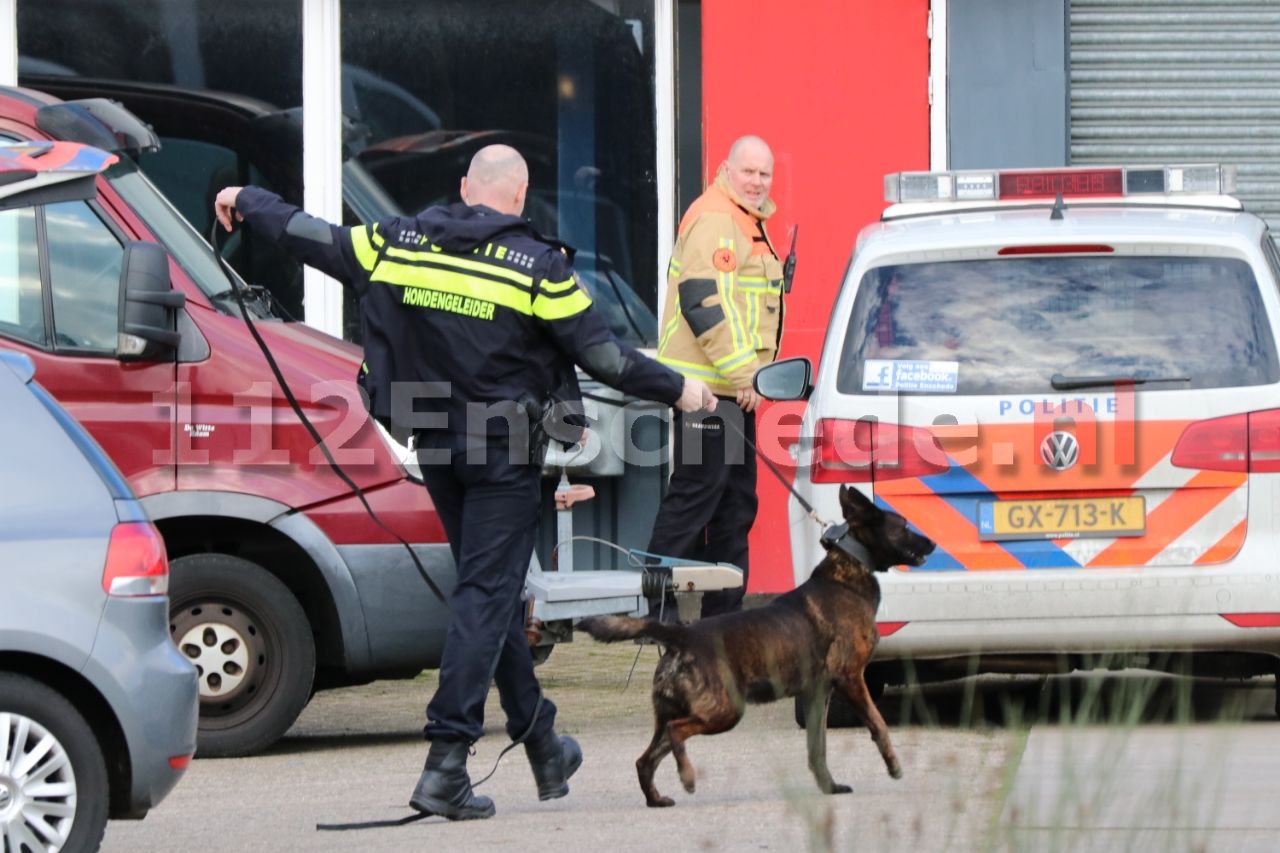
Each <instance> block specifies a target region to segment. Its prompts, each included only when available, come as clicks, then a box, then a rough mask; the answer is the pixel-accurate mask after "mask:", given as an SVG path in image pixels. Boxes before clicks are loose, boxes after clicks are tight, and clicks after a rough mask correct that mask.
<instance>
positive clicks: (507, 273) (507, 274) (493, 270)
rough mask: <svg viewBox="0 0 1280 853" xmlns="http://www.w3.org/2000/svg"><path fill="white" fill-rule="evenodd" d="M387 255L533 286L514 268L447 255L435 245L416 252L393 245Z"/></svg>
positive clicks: (526, 277) (531, 282)
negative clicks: (426, 250) (428, 249)
mask: <svg viewBox="0 0 1280 853" xmlns="http://www.w3.org/2000/svg"><path fill="white" fill-rule="evenodd" d="M387 257H388V258H392V259H398V260H404V261H408V262H410V263H414V262H423V263H430V264H433V265H435V266H446V267H452V268H454V269H457V270H464V271H466V272H475V273H482V274H484V275H487V276H494V277H497V278H505V279H507V280H508V281H511V282H514V283H515V284H520V285H524V287H526V288H532V287H533V279H532V278H531V277H529V276H527V275H525V274H523V273H518V272H516V271H515V270H512V269H507V268H506V267H500V266H498V265H497V264H487V263H485V262H484V261H473V260H471V259H470V258H463V257H459V256H457V255H447V254H444V253H443V252H442V251H441V250H440V248H439V247H437V246H432V247H431V251H428V252H417V251H413V250H411V249H400V248H395V247H393V248H390V249H388V250H387Z"/></svg>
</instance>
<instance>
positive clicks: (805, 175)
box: [702, 0, 929, 592]
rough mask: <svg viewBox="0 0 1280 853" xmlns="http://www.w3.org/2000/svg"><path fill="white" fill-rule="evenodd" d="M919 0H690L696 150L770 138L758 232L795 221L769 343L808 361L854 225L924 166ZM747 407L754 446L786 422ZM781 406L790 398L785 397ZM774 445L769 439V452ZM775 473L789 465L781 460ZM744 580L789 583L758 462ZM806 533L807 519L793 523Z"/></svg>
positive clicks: (719, 154)
mask: <svg viewBox="0 0 1280 853" xmlns="http://www.w3.org/2000/svg"><path fill="white" fill-rule="evenodd" d="M928 11H929V4H928V0H893V2H886V0H844V2H837V0H793V2H789V3H787V2H780V0H702V75H703V76H702V103H703V128H702V130H703V150H704V152H705V155H706V174H707V175H709V176H714V175H715V171H716V169H717V168H718V167H719V165H720V163H721V162H723V160H724V157H725V155H726V154H727V153H728V149H729V145H730V144H731V143H732V142H733V140H734V139H736V138H738V137H739V136H741V135H743V134H746V133H753V134H756V135H758V136H761V137H763V138H764V140H765V141H766V142H768V143H769V145H770V147H771V148H772V149H773V154H774V181H773V193H772V197H773V199H774V201H775V202H777V204H778V212H777V213H776V214H774V216H773V218H772V219H770V220H769V226H768V227H769V236H770V237H771V238H772V239H773V243H774V245H775V247H776V248H777V249H778V251H779V252H785V251H786V250H787V248H788V247H789V245H790V232H791V227H792V225H799V227H800V232H801V233H800V235H799V241H798V242H797V244H796V256H797V259H798V260H797V264H796V276H795V285H794V288H793V290H792V291H791V294H790V297H789V298H788V302H787V314H786V328H785V331H784V334H783V342H782V353H781V355H782V357H784V358H785V357H789V356H799V355H803V356H807V357H808V358H809V359H810V360H811V361H813V362H814V363H815V364H816V363H817V361H818V357H819V354H820V352H821V349H822V339H823V336H824V335H825V334H826V327H827V321H828V319H829V317H830V312H831V304H832V301H833V300H834V299H835V295H836V290H837V289H838V287H839V284H840V278H841V276H842V275H843V273H844V270H845V266H846V265H847V264H848V260H849V255H850V253H851V252H852V251H853V243H854V239H855V238H856V237H857V233H858V229H859V228H861V227H862V226H863V225H865V224H867V223H869V222H872V221H874V220H875V219H877V218H878V217H879V215H880V212H881V211H882V210H883V209H884V207H885V204H884V175H885V173H887V172H896V171H904V170H922V169H927V168H928V167H929V101H928V77H929V40H928V37H927V32H926V28H927V23H928ZM783 405H788V404H778V405H777V406H774V407H773V408H774V409H775V411H773V412H772V413H770V412H769V411H767V410H765V411H763V412H762V415H761V419H760V426H761V430H760V442H759V443H760V446H761V448H762V449H764V450H766V452H767V447H768V446H770V445H771V446H773V447H774V448H777V447H778V446H779V442H780V441H781V442H786V441H790V440H794V436H795V432H796V430H795V429H794V428H792V429H790V430H789V434H788V430H786V429H784V428H779V427H776V426H773V427H771V426H769V425H768V424H769V422H770V421H771V420H772V421H777V419H778V416H779V414H780V412H778V411H776V409H777V408H779V407H780V406H783ZM788 411H789V412H798V411H799V407H797V406H795V405H789V406H788ZM780 455H781V457H782V459H786V458H788V457H786V456H785V454H779V452H778V451H777V450H774V451H773V452H772V453H770V458H772V459H774V460H775V461H777V460H779V457H780ZM788 479H790V476H789V472H788ZM759 492H760V514H759V516H758V517H757V519H756V525H755V528H754V529H753V530H752V533H751V576H750V581H749V584H748V591H750V592H779V591H782V590H787V589H790V588H791V587H793V586H794V585H795V584H794V581H793V580H792V571H791V552H790V542H789V539H788V537H789V526H788V524H787V501H786V499H787V492H786V490H785V489H784V488H783V486H782V485H781V484H780V483H779V482H778V480H777V478H776V477H774V476H773V474H771V473H769V471H768V469H767V468H766V467H765V466H764V465H763V464H761V465H760V469H759ZM806 531H807V532H810V533H811V534H812V535H814V536H817V535H818V528H817V526H816V525H814V526H812V527H809V528H806Z"/></svg>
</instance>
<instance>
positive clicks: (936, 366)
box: [862, 359, 960, 394]
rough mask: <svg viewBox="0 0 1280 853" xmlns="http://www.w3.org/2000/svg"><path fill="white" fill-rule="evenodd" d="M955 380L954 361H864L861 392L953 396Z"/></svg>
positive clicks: (956, 364) (955, 362) (956, 374)
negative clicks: (948, 394) (903, 392)
mask: <svg viewBox="0 0 1280 853" xmlns="http://www.w3.org/2000/svg"><path fill="white" fill-rule="evenodd" d="M959 376H960V362H958V361H898V360H892V361H885V360H877V359H868V360H867V361H866V362H865V363H864V364H863V367H862V390H863V391H919V392H925V393H934V394H945V393H953V394H954V393H955V390H956V382H957V380H958V378H959Z"/></svg>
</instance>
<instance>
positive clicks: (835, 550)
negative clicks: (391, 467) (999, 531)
mask: <svg viewBox="0 0 1280 853" xmlns="http://www.w3.org/2000/svg"><path fill="white" fill-rule="evenodd" d="M840 506H841V509H842V510H843V511H844V518H845V521H846V522H847V524H848V535H847V537H844V538H843V539H839V541H837V539H838V535H837V536H831V535H824V537H823V544H824V546H825V547H826V549H827V555H826V557H825V558H824V559H823V560H822V562H821V563H819V564H818V567H817V568H816V569H814V570H813V575H812V576H811V577H810V578H809V579H808V580H807V581H805V582H804V583H803V584H801V585H800V586H798V587H797V588H796V589H794V590H792V591H791V592H788V593H785V594H784V595H781V596H779V597H777V598H776V599H774V600H773V601H772V602H770V603H769V604H768V605H765V606H764V607H759V608H755V609H752V610H743V611H739V612H737V613H727V614H724V615H721V616H713V617H709V618H707V619H703V620H700V621H698V622H694V623H692V624H690V625H673V624H665V623H662V622H658V621H655V620H652V619H637V618H634V617H630V616H593V617H588V618H586V619H583V620H581V621H580V622H579V623H578V627H580V628H581V629H582V630H584V631H586V632H587V633H588V634H590V635H591V636H592V637H594V638H595V639H597V640H601V641H603V642H606V643H612V642H617V641H619V640H630V639H634V638H638V637H649V638H651V639H653V640H654V641H656V642H657V643H658V644H659V645H660V646H662V647H663V652H662V658H661V659H660V660H659V661H658V668H657V670H656V671H655V672H654V674H653V713H654V732H653V740H652V741H650V742H649V748H648V749H646V750H645V751H644V754H643V755H641V756H640V757H639V758H638V759H636V772H637V773H638V774H639V777H640V789H641V790H642V791H644V796H645V802H646V803H647V804H648V805H649V806H651V807H664V806H672V805H675V801H674V800H672V799H671V798H670V797H664V796H662V795H661V794H660V793H658V789H657V788H656V787H655V786H654V784H653V774H654V771H655V770H656V769H657V767H658V764H659V763H660V762H661V761H662V759H663V758H665V757H666V756H667V753H674V755H675V758H676V767H677V769H678V771H679V773H680V782H681V783H682V784H683V785H684V789H685V790H686V791H688V792H689V793H693V790H694V770H693V766H692V765H691V764H690V763H689V757H688V755H687V754H686V753H685V741H686V740H688V739H689V738H690V737H692V736H693V735H713V734H717V733H719V732H725V731H728V730H729V729H732V728H733V727H734V726H735V725H737V724H738V721H739V720H741V719H742V714H743V712H744V711H745V710H746V705H747V703H748V702H752V703H757V704H758V703H763V702H772V701H775V700H777V699H781V698H783V697H785V696H797V697H799V698H800V702H801V704H802V706H803V708H804V716H805V729H806V730H807V733H808V748H809V769H810V770H811V771H812V772H813V776H814V778H815V779H816V780H817V782H818V787H819V788H820V789H821V790H822V791H823V792H824V793H827V794H846V793H848V792H850V791H851V790H852V788H850V787H849V786H848V785H841V784H838V783H836V782H835V781H833V780H832V778H831V771H830V770H828V769H827V702H828V700H829V699H830V696H831V691H832V689H833V688H834V689H837V690H839V691H840V692H841V693H843V694H844V695H845V696H846V697H848V699H849V701H850V703H852V705H853V708H854V709H855V710H856V712H857V713H858V715H859V716H860V717H861V718H862V720H863V722H865V723H866V726H867V728H868V729H869V730H870V732H871V739H872V740H873V741H875V743H876V746H878V747H879V748H880V755H881V757H882V758H883V759H884V763H885V766H886V767H887V768H888V770H889V775H890V776H892V777H893V778H895V779H898V778H900V777H901V776H902V767H901V765H900V764H898V756H897V754H895V753H894V751H893V745H892V744H891V743H890V742H889V729H888V727H887V726H886V725H885V722H884V718H883V717H881V716H880V712H879V710H877V709H876V706H875V703H874V702H873V701H872V699H871V693H870V692H869V691H868V689H867V683H866V681H865V680H864V679H863V670H864V669H865V668H866V666H867V662H868V661H869V660H871V654H872V652H874V651H875V648H876V643H877V642H879V639H880V637H879V634H878V633H877V632H876V622H875V616H876V609H877V608H878V607H879V606H880V584H879V583H878V582H877V581H876V577H875V575H874V574H873V573H874V572H883V571H885V570H887V569H889V568H890V567H891V566H896V565H908V566H918V565H920V564H922V563H923V562H924V560H925V558H926V557H927V556H928V555H929V554H930V553H931V552H932V551H933V549H934V543H933V542H932V540H930V539H928V538H927V537H925V536H922V535H920V534H919V533H916V532H914V531H912V530H911V529H909V528H908V527H907V523H906V520H905V519H903V518H902V516H900V515H898V514H897V513H894V512H886V511H884V510H882V509H879V508H878V507H876V505H875V504H874V503H872V502H871V501H870V500H868V499H867V498H865V497H863V495H862V494H861V493H860V492H859V491H857V490H856V489H851V488H847V487H844V486H842V487H841V488H840ZM840 532H843V531H840ZM850 540H852V543H853V544H850ZM855 554H857V555H858V556H854V555H855Z"/></svg>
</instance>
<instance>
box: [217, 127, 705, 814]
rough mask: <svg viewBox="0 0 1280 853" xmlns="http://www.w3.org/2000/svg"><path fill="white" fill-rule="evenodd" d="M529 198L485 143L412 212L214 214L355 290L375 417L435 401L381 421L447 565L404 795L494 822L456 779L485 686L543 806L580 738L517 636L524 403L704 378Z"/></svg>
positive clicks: (575, 758)
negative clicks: (558, 394) (408, 456)
mask: <svg viewBox="0 0 1280 853" xmlns="http://www.w3.org/2000/svg"><path fill="white" fill-rule="evenodd" d="M528 187H529V171H528V167H527V165H526V163H525V161H524V158H523V157H521V156H520V154H519V152H517V151H516V150H515V149H513V148H510V147H508V146H505V145H491V146H488V147H486V148H483V149H481V150H480V151H479V152H478V153H477V154H476V155H475V157H474V158H473V159H472V161H471V166H470V169H469V171H468V172H467V175H466V177H464V178H463V179H462V186H461V196H462V202H461V203H455V204H451V205H449V206H448V207H431V208H428V209H426V210H423V211H421V212H420V213H418V214H417V215H416V216H410V217H390V218H387V219H383V220H381V221H379V222H377V223H376V224H373V225H364V226H358V227H353V228H342V227H339V226H336V225H331V224H329V223H328V222H325V221H323V220H321V219H317V218H315V217H313V216H310V215H309V214H307V213H305V212H304V211H302V210H299V209H298V208H297V207H294V206H292V205H289V204H286V203H285V202H283V201H282V200H281V199H280V198H279V196H277V195H275V194H273V193H270V192H268V191H266V190H263V189H260V188H257V187H243V188H241V187H226V188H225V189H223V190H222V191H221V192H219V193H218V196H217V199H216V200H215V203H214V207H215V213H216V214H217V217H218V221H219V222H221V223H222V225H223V227H224V228H226V229H227V230H231V228H232V227H233V226H232V217H233V216H234V217H235V218H236V219H240V220H243V221H244V222H245V223H247V224H248V226H249V227H250V228H251V229H253V230H254V231H255V232H257V233H260V234H262V235H264V236H266V237H268V238H269V239H272V240H274V241H275V242H277V243H278V244H279V245H281V246H282V247H284V248H285V249H287V250H288V251H289V252H291V253H292V254H293V255H294V256H295V257H297V258H298V259H299V260H301V261H302V262H304V263H307V264H310V265H311V266H313V267H316V268H317V269H319V270H321V271H323V272H324V273H326V274H328V275H330V276H333V277H334V278H336V279H338V280H340V281H342V282H344V283H345V284H346V285H347V286H350V287H352V288H354V289H355V290H356V292H357V293H358V294H359V295H360V298H361V305H362V309H363V312H364V316H363V320H362V322H363V323H364V326H365V329H366V333H367V335H368V340H369V341H372V342H373V343H374V346H373V347H370V346H368V345H366V349H365V355H366V362H367V369H368V370H369V371H370V373H371V376H370V377H368V378H369V379H371V380H372V381H370V382H367V383H366V387H367V388H370V389H371V391H372V396H373V398H374V399H373V400H372V401H371V405H372V406H374V407H375V408H374V411H377V409H379V408H381V409H382V410H383V411H386V410H387V409H386V407H385V403H384V404H379V403H378V397H379V395H384V394H392V395H393V396H395V395H396V394H398V393H399V392H400V390H401V389H402V388H403V387H406V386H404V385H402V384H401V383H412V384H411V385H409V386H407V387H409V388H411V389H413V388H434V389H437V390H436V392H435V393H429V394H425V395H424V394H417V395H415V397H416V399H415V400H413V401H412V402H413V403H415V404H416V408H415V407H413V406H408V407H405V406H404V405H403V401H398V400H395V401H393V405H392V406H391V409H394V410H395V411H398V412H405V411H412V412H414V415H413V417H414V418H415V422H414V424H413V426H414V434H415V436H416V439H417V446H418V454H419V456H418V458H419V463H420V464H421V467H422V474H423V477H424V479H425V480H426V485H427V490H428V492H429V493H430V495H431V499H432V501H433V502H434V504H435V507H436V510H437V512H438V513H439V515H440V520H441V522H442V523H443V525H444V529H445V533H446V534H447V535H448V537H449V545H450V548H451V549H452V551H453V556H454V560H455V561H456V563H457V576H458V577H457V586H456V588H455V589H454V591H453V593H452V595H451V596H450V599H449V612H450V618H449V628H448V633H447V634H446V638H445V646H444V655H443V659H442V661H441V665H440V683H439V686H438V688H437V689H436V692H435V695H434V696H433V697H432V698H431V701H430V703H429V704H428V705H427V725H426V727H425V729H424V731H425V734H426V737H427V740H429V741H430V742H431V745H430V748H429V750H428V753H427V761H426V767H425V769H424V770H423V772H422V776H421V778H419V780H418V784H417V787H415V788H414V790H413V794H412V796H411V798H410V800H409V804H410V805H411V806H412V807H413V808H414V809H417V810H418V811H419V812H423V813H427V814H434V815H440V816H443V817H445V818H448V819H449V820H466V819H471V818H487V817H490V816H492V815H493V813H494V805H493V801H492V800H491V799H489V798H488V797H485V796H479V795H476V794H475V793H473V791H472V788H471V779H470V776H469V775H468V773H467V767H466V763H467V754H468V751H469V750H470V748H471V745H472V744H473V743H474V742H475V741H476V740H478V739H479V738H480V736H481V734H482V733H483V731H484V707H485V699H486V697H487V695H488V692H489V685H490V683H491V682H496V684H497V687H498V696H499V698H500V700H501V703H502V710H503V712H504V713H505V714H506V717H507V733H508V734H509V735H510V736H511V738H512V739H513V740H516V739H519V738H520V737H521V736H524V735H527V737H526V739H525V741H524V747H525V752H526V754H527V755H528V758H529V763H530V765H531V767H532V769H533V776H534V780H535V781H536V783H537V790H538V798H539V799H542V800H547V799H553V798H556V797H563V796H564V795H565V794H567V793H568V792H569V785H568V779H569V777H570V776H571V775H573V773H574V771H575V770H577V769H578V766H579V765H580V764H581V763H582V750H581V749H580V748H579V746H578V744H577V742H576V741H574V739H573V738H571V737H568V736H560V735H557V734H556V732H555V729H554V724H555V717H556V706H555V704H554V703H552V702H551V701H550V700H549V699H546V698H544V697H543V696H542V690H541V687H540V685H539V684H538V679H537V676H536V675H535V674H534V670H533V658H532V655H531V653H530V650H529V644H528V641H527V639H526V638H525V634H524V622H525V608H524V602H523V601H522V597H521V596H522V592H523V587H524V579H525V574H526V572H527V570H528V568H529V562H530V559H531V557H532V554H533V547H534V539H535V535H536V528H537V523H538V518H539V516H540V503H541V482H540V478H541V465H540V464H539V463H540V454H538V453H537V448H534V449H533V450H532V451H531V450H530V448H529V446H528V445H529V432H530V418H529V415H527V414H526V412H525V409H526V407H525V405H524V402H525V401H527V400H530V399H533V400H542V401H545V400H547V399H548V395H549V394H550V393H551V392H552V391H553V390H554V389H556V387H557V386H558V385H562V384H563V383H565V381H566V376H567V377H568V383H569V386H570V387H571V389H572V390H571V393H570V395H569V396H576V392H577V389H576V383H573V382H572V375H573V364H578V365H580V366H581V367H582V368H583V369H584V370H586V372H587V373H589V374H590V375H592V376H593V377H595V378H597V379H599V380H600V381H602V382H604V383H606V384H608V385H610V386H612V387H614V388H617V389H619V390H621V391H623V392H624V393H627V394H630V395H633V396H636V397H641V398H644V399H648V400H654V401H658V402H662V403H666V404H667V405H673V406H676V407H677V408H679V409H680V410H681V411H684V412H693V411H697V410H699V409H702V408H704V407H706V408H714V406H715V397H714V396H713V395H712V394H711V392H710V390H709V389H708V387H707V386H706V385H705V384H704V383H703V382H701V381H699V380H697V379H685V378H683V377H681V376H680V375H679V374H678V373H676V372H674V371H672V370H670V369H668V368H666V367H663V366H662V365H660V364H658V363H657V362H656V361H652V360H650V359H648V358H646V357H644V356H643V355H641V354H639V353H637V352H635V351H634V350H632V349H631V348H629V347H627V346H626V345H625V344H622V343H620V342H619V341H618V340H617V339H616V338H615V337H614V336H613V334H612V333H611V332H610V330H609V328H608V326H607V325H606V324H605V322H604V320H603V318H602V317H601V316H600V315H599V313H598V312H597V311H596V310H594V309H593V308H592V305H591V299H590V297H589V296H588V295H587V293H586V292H585V291H584V290H583V289H582V287H581V285H580V284H579V282H578V279H577V277H576V275H575V274H574V272H573V267H572V254H573V253H572V250H571V249H569V248H568V247H567V246H564V245H563V244H561V243H557V242H556V241H554V240H549V239H546V238H544V237H542V236H540V235H539V234H538V233H537V232H536V231H535V230H534V229H533V227H532V226H531V225H530V224H529V223H528V222H527V221H526V220H524V219H522V218H521V217H520V214H521V212H522V211H523V210H524V201H525V193H526V192H527V190H528ZM419 383H425V384H419ZM439 389H445V390H446V391H447V393H441V391H440V390H439ZM424 409H425V412H424ZM536 443H537V442H536V440H535V444H536ZM531 453H532V456H533V457H535V458H533V459H531Z"/></svg>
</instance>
